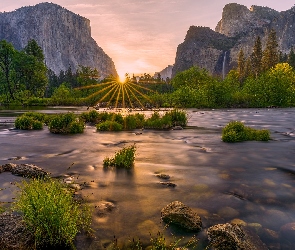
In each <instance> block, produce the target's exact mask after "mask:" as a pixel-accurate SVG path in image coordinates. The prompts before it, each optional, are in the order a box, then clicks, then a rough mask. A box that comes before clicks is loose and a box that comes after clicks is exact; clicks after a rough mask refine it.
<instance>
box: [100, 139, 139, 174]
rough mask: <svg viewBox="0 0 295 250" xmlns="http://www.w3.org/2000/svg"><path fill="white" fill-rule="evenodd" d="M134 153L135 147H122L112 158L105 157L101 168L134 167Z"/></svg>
mask: <svg viewBox="0 0 295 250" xmlns="http://www.w3.org/2000/svg"><path fill="white" fill-rule="evenodd" d="M135 152H136V147H135V145H131V146H129V147H124V148H123V149H121V150H120V151H119V152H117V153H115V156H114V157H112V158H109V157H106V158H105V159H104V160H103V167H104V168H108V167H115V168H126V169H130V168H132V167H133V166H134V160H135Z"/></svg>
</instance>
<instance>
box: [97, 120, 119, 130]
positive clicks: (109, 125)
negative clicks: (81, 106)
mask: <svg viewBox="0 0 295 250" xmlns="http://www.w3.org/2000/svg"><path fill="white" fill-rule="evenodd" d="M96 129H97V130H98V131H122V130H123V125H122V124H120V123H118V122H116V121H111V120H107V121H105V122H101V123H98V124H97V125H96Z"/></svg>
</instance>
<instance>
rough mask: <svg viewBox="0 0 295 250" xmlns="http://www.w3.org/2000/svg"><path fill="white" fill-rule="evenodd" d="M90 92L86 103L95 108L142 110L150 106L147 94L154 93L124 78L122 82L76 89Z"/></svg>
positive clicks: (110, 82)
mask: <svg viewBox="0 0 295 250" xmlns="http://www.w3.org/2000/svg"><path fill="white" fill-rule="evenodd" d="M76 89H78V90H81V91H84V90H90V91H91V92H92V93H91V94H89V95H88V96H87V97H85V101H87V103H91V105H93V106H96V107H112V108H142V109H145V108H147V106H150V105H151V103H152V101H151V99H150V98H149V96H148V93H152V92H155V91H153V90H151V89H149V88H147V87H144V86H141V85H140V84H138V83H134V82H132V81H131V79H129V78H126V80H125V81H124V82H120V81H119V80H115V79H110V80H109V81H108V82H105V83H99V84H95V85H90V86H84V87H79V88H76Z"/></svg>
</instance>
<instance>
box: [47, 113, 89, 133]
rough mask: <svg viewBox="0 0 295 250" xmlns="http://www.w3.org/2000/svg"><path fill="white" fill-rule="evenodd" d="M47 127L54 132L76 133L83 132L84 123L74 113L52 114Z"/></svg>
mask: <svg viewBox="0 0 295 250" xmlns="http://www.w3.org/2000/svg"><path fill="white" fill-rule="evenodd" d="M48 127H49V131H50V132H51V133H55V134H77V133H83V131H84V128H85V125H84V122H83V121H80V120H79V118H78V117H77V116H76V115H75V114H74V113H66V114H58V115H55V116H53V117H52V119H51V120H50V122H49V125H48Z"/></svg>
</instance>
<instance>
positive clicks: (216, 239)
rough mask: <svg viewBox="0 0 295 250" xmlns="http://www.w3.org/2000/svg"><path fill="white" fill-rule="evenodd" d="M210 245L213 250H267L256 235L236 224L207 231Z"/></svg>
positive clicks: (216, 226)
mask: <svg viewBox="0 0 295 250" xmlns="http://www.w3.org/2000/svg"><path fill="white" fill-rule="evenodd" d="M207 233H208V239H209V242H210V245H211V246H212V247H213V249H215V250H238V249H240V250H250V249H251V250H267V249H268V248H267V247H266V245H265V244H264V243H263V242H262V241H261V240H260V238H259V237H258V235H257V234H255V233H253V232H252V231H250V230H248V229H246V228H245V227H243V226H241V225H236V224H230V223H226V224H218V225H215V226H212V227H210V228H209V229H208V231H207Z"/></svg>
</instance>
